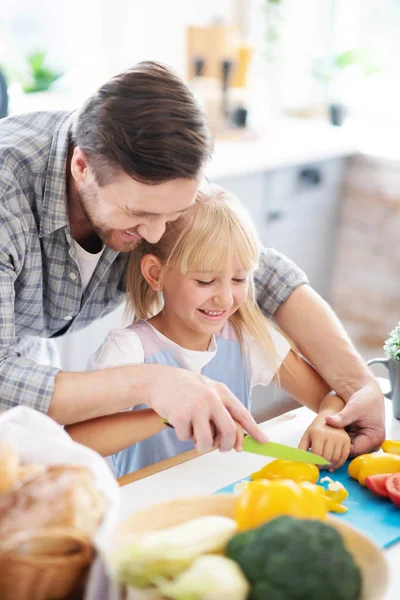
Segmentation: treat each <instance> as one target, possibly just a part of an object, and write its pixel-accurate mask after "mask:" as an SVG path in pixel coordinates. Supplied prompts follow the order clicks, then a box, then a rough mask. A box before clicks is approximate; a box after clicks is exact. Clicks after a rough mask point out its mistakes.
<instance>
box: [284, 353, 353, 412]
mask: <svg viewBox="0 0 400 600" xmlns="http://www.w3.org/2000/svg"><path fill="white" fill-rule="evenodd" d="M276 380H277V381H276ZM275 382H279V385H280V387H281V388H282V389H284V390H285V391H286V392H287V393H288V394H290V395H291V396H292V397H293V398H295V400H297V401H298V402H300V404H303V406H307V408H310V409H311V410H313V411H314V412H316V413H321V412H324V413H325V414H334V413H336V412H338V411H340V410H342V408H343V407H344V405H345V403H344V401H343V400H342V399H341V398H339V396H337V395H336V394H334V393H332V392H331V388H330V387H329V386H328V384H327V383H326V382H325V381H324V380H323V379H322V378H321V377H320V375H319V374H318V373H317V372H316V371H315V369H313V367H312V366H311V365H309V364H308V363H307V362H306V361H305V360H304V358H302V357H301V356H299V355H298V354H296V353H295V352H294V351H293V350H290V351H289V353H288V354H287V356H286V358H285V360H284V361H283V363H282V364H281V366H280V369H279V371H278V377H277V378H275Z"/></svg>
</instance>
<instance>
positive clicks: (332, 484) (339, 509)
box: [321, 477, 349, 513]
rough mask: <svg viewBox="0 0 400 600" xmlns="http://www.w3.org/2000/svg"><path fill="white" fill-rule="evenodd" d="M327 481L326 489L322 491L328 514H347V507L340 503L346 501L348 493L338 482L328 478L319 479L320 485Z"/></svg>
mask: <svg viewBox="0 0 400 600" xmlns="http://www.w3.org/2000/svg"><path fill="white" fill-rule="evenodd" d="M324 481H328V482H329V483H328V487H327V488H326V489H325V488H323V490H324V494H325V498H326V501H327V503H328V508H329V511H330V512H335V513H345V512H347V510H348V508H347V506H343V504H342V502H343V501H344V500H346V498H347V497H348V495H349V492H348V491H347V490H346V488H345V487H344V485H342V484H341V483H340V481H333V479H331V478H330V477H324V478H323V479H321V483H323V482H324Z"/></svg>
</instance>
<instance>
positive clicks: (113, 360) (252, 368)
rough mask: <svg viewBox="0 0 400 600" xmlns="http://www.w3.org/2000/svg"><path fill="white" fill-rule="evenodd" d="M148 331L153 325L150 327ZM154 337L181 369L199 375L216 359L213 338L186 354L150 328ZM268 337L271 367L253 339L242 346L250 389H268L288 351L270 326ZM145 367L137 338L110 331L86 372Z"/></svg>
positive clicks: (129, 331) (129, 332)
mask: <svg viewBox="0 0 400 600" xmlns="http://www.w3.org/2000/svg"><path fill="white" fill-rule="evenodd" d="M149 325H150V327H152V325H151V324H150V323H149ZM152 329H153V331H154V332H155V333H156V335H157V336H158V337H159V338H160V339H162V340H163V342H164V343H165V346H166V347H167V348H168V350H169V351H170V352H171V353H172V354H173V355H174V356H175V358H176V359H177V360H178V361H179V363H180V364H181V365H182V367H183V368H184V369H188V370H189V371H193V372H195V373H201V371H202V369H203V368H204V367H205V366H206V365H207V364H208V363H209V362H210V360H211V359H212V358H213V357H214V356H215V353H216V351H217V344H216V341H215V337H214V336H213V337H212V338H211V342H210V346H209V348H208V350H205V351H199V350H188V349H187V348H182V347H181V346H179V345H178V344H176V343H175V342H173V341H172V340H170V339H169V338H167V337H165V336H164V335H163V334H162V333H160V332H159V331H157V329H155V328H154V327H152ZM270 334H271V337H272V340H273V343H274V345H275V350H276V355H277V360H276V364H275V365H274V366H271V365H270V364H269V360H268V358H267V357H266V356H265V353H264V352H263V350H262V349H261V348H260V346H259V344H258V342H257V341H256V340H255V339H254V338H252V339H249V338H246V337H245V338H244V340H243V342H244V344H243V346H244V352H245V356H246V360H247V365H248V366H249V372H250V377H251V379H250V388H252V387H254V386H255V385H269V383H271V380H272V379H273V377H274V375H275V373H276V371H277V370H278V369H279V367H280V365H281V364H282V362H283V361H284V360H285V358H286V356H287V354H288V353H289V351H290V344H289V342H288V341H287V339H286V338H285V337H284V336H283V335H282V334H281V333H279V331H277V330H276V329H275V327H274V326H273V325H272V324H271V323H270ZM143 363H144V350H143V345H142V342H141V340H140V337H139V336H138V334H137V333H136V332H135V331H133V330H132V329H129V328H126V329H113V330H112V331H110V333H109V334H108V336H107V337H106V339H105V341H104V342H103V344H102V345H101V346H100V347H99V348H98V350H97V351H96V352H95V353H94V354H93V355H92V356H91V357H90V358H89V362H88V367H87V370H89V371H95V370H99V369H107V368H109V367H120V366H124V365H138V364H143Z"/></svg>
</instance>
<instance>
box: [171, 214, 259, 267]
mask: <svg viewBox="0 0 400 600" xmlns="http://www.w3.org/2000/svg"><path fill="white" fill-rule="evenodd" d="M217 208H219V210H214V211H213V210H211V207H210V206H208V207H207V211H203V210H198V212H197V214H196V218H195V219H194V221H193V222H192V223H191V226H190V228H188V230H187V231H186V235H185V236H183V238H182V239H181V243H180V244H178V246H179V247H177V248H176V251H177V252H176V256H175V260H174V261H173V262H174V263H175V266H176V267H177V268H178V269H179V270H180V272H181V273H182V274H185V273H188V272H192V273H222V272H223V271H224V270H225V269H226V265H227V264H229V263H230V262H231V261H232V260H233V259H235V260H238V262H239V264H240V268H241V269H243V270H244V271H248V272H249V271H252V270H253V269H255V268H256V267H257V264H258V255H259V247H258V241H257V238H255V239H254V238H253V236H252V235H251V232H248V231H246V229H245V228H244V226H243V224H242V223H241V222H240V220H239V219H238V217H237V216H235V215H234V213H232V212H231V211H230V210H229V207H228V208H226V207H223V206H218V207H217ZM201 213H203V214H201ZM221 213H223V214H221Z"/></svg>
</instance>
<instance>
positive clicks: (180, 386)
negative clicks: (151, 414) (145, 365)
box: [146, 365, 268, 452]
mask: <svg viewBox="0 0 400 600" xmlns="http://www.w3.org/2000/svg"><path fill="white" fill-rule="evenodd" d="M157 368H158V375H157V377H154V379H153V381H152V382H151V384H150V387H149V398H148V400H147V402H146V403H147V404H148V405H149V406H150V407H151V408H152V409H153V410H155V411H156V412H157V413H158V414H159V415H160V416H161V417H163V418H165V419H167V421H168V422H169V423H170V424H171V425H173V426H174V428H175V431H176V435H177V437H178V438H179V439H180V440H182V441H185V440H193V441H194V443H195V445H196V448H197V450H199V452H206V451H207V450H209V449H210V448H212V447H213V446H214V447H215V443H214V437H216V439H217V443H218V447H219V449H220V450H221V451H222V452H226V451H228V450H232V448H235V447H237V444H238V440H237V424H236V422H237V423H238V424H239V425H241V426H242V427H243V428H244V429H245V431H247V432H248V433H249V434H250V435H251V436H252V437H254V438H255V439H256V440H258V441H259V442H262V443H264V442H267V441H268V438H267V437H266V436H265V434H264V433H263V432H262V431H261V429H260V428H259V427H258V425H257V424H256V422H255V421H254V419H253V417H252V416H251V414H250V413H249V411H248V410H246V409H245V407H244V406H243V404H242V403H241V402H239V400H238V399H237V398H236V396H234V394H232V392H231V391H230V390H229V389H228V388H227V387H226V385H224V384H223V383H218V382H215V381H212V380H211V379H208V377H204V376H203V375H198V374H197V373H192V372H191V371H187V370H185V369H176V368H173V367H167V366H161V365H157ZM215 433H216V435H215Z"/></svg>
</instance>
